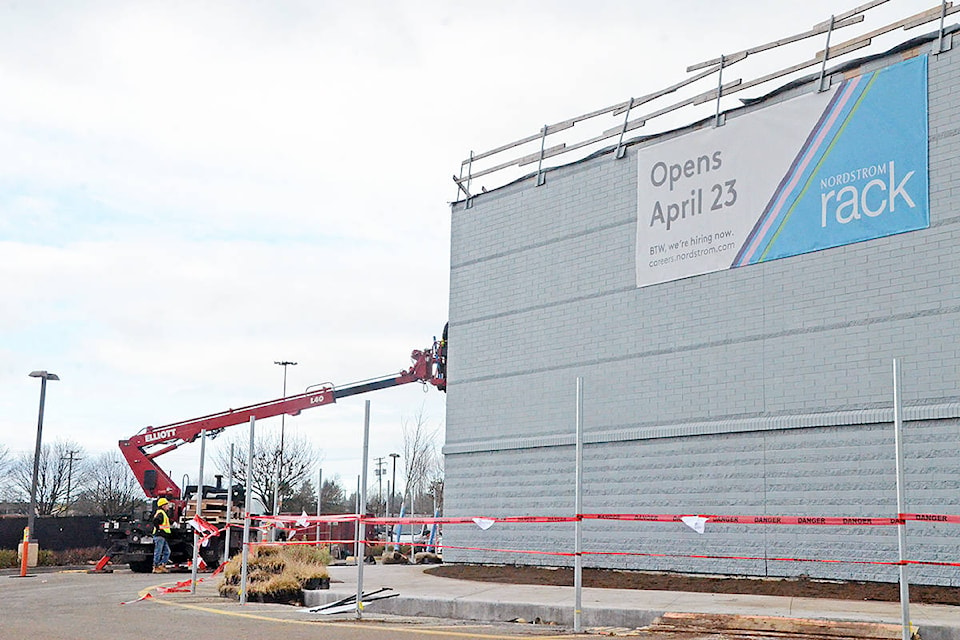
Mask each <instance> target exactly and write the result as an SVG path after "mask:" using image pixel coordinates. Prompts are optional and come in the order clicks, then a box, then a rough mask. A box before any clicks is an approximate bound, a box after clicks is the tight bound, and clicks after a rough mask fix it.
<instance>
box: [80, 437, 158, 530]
mask: <svg viewBox="0 0 960 640" xmlns="http://www.w3.org/2000/svg"><path fill="white" fill-rule="evenodd" d="M80 499H81V501H82V502H83V503H85V504H86V506H87V508H86V509H84V510H89V511H91V512H92V513H95V514H98V515H104V516H114V515H123V514H130V513H133V512H134V510H136V509H137V508H138V507H141V506H143V505H144V504H145V502H144V497H143V489H141V487H140V485H139V483H137V479H136V478H135V477H134V475H133V472H132V471H131V470H130V467H129V466H128V465H127V463H126V461H125V460H123V459H121V457H120V454H119V453H117V452H116V451H111V452H108V453H102V454H100V455H99V456H97V457H96V458H94V459H93V460H92V461H91V462H89V463H88V464H87V475H86V482H85V487H84V490H83V492H82V493H81V494H80Z"/></svg>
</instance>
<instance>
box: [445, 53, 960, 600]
mask: <svg viewBox="0 0 960 640" xmlns="http://www.w3.org/2000/svg"><path fill="white" fill-rule="evenodd" d="M899 60H900V58H899V57H891V58H888V59H881V60H875V61H872V62H871V63H869V66H867V67H866V68H865V70H872V69H874V68H878V67H882V66H884V65H888V64H892V63H893V62H897V61H899ZM839 79H840V78H839V77H838V78H835V79H834V81H835V82H836V81H839ZM811 90H812V88H811V87H809V86H807V87H800V88H796V89H793V90H791V91H790V92H786V93H784V94H781V95H779V96H778V97H777V98H775V99H771V100H770V101H768V103H771V102H775V101H779V100H783V99H787V98H790V97H794V96H796V95H798V94H799V93H803V92H809V91H811ZM958 94H960V51H958V50H956V49H954V50H953V51H950V52H948V53H944V54H941V55H939V56H930V60H929V137H930V146H929V152H930V208H931V211H930V227H929V228H928V229H924V230H920V231H915V232H910V233H904V234H899V235H894V236H889V237H886V238H881V239H877V240H872V241H868V242H861V243H858V244H852V245H847V246H842V247H838V248H833V249H828V250H823V251H818V252H815V253H810V254H806V255H801V256H796V257H792V258H785V259H781V260H775V261H772V262H767V263H763V264H758V265H752V266H746V267H742V268H738V269H732V270H727V271H721V272H717V273H711V274H707V275H701V276H697V277H692V278H687V279H683V280H677V281H673V282H668V283H664V284H659V285H655V286H649V287H644V288H637V287H636V279H635V262H634V261H635V258H634V251H635V244H636V225H637V151H638V149H639V148H642V147H643V146H646V145H649V144H656V142H657V141H656V140H654V141H647V142H643V143H639V144H637V145H634V146H631V147H630V148H628V150H627V154H626V156H625V157H624V158H623V159H619V160H618V159H616V158H615V157H614V154H613V153H601V154H598V155H597V156H595V157H593V158H590V159H587V160H585V161H582V162H579V163H576V164H573V165H569V166H566V167H562V168H558V169H555V170H552V171H551V172H550V173H549V174H548V175H547V179H546V183H545V184H544V185H542V186H539V187H538V186H536V181H535V179H533V178H531V179H527V180H522V181H520V182H517V183H514V184H512V185H509V186H507V187H504V188H502V189H499V190H496V191H492V192H490V193H486V194H482V195H480V196H478V197H476V198H475V199H474V200H473V202H472V206H471V207H470V208H465V207H464V206H463V203H459V204H457V205H455V206H454V208H453V213H452V215H453V221H452V251H451V256H452V258H451V261H452V264H451V287H450V289H451V294H450V295H451V299H450V365H449V374H450V382H449V393H448V402H447V437H446V445H445V448H444V453H445V460H446V477H447V484H446V489H445V490H446V496H445V504H446V513H445V515H447V516H471V517H472V516H485V515H489V516H523V515H548V516H569V515H572V514H573V513H574V466H575V465H574V446H573V445H574V432H575V421H576V378H577V377H582V378H583V380H584V389H583V398H584V401H583V417H584V430H585V443H586V444H585V451H584V484H583V486H584V505H583V513H673V514H677V513H681V514H696V513H714V514H739V515H801V516H847V515H852V516H878V517H888V516H893V515H896V513H897V499H896V469H895V450H894V431H893V423H892V421H893V410H892V402H893V374H892V364H891V362H892V359H893V358H894V357H899V358H901V359H902V360H901V361H902V371H903V399H904V403H905V407H906V409H905V419H906V420H907V422H906V425H905V429H904V439H905V445H904V449H905V456H906V512H908V513H950V514H957V513H960V420H958V417H960V251H958V250H957V246H958V244H960V209H958V207H957V205H956V202H957V200H958V198H960V109H958V108H957V106H956V104H957V101H956V96H957V95H958ZM766 106H767V104H760V105H757V106H754V107H751V110H752V109H762V108H764V107H766ZM748 111H749V110H747V109H744V110H742V111H741V112H734V113H731V114H729V118H731V119H732V118H735V117H742V116H743V115H745V114H747V112H748ZM670 135H684V132H679V133H676V134H670ZM583 526H584V549H585V550H587V551H630V552H636V553H640V554H651V555H633V556H623V555H616V556H614V555H589V556H587V558H586V560H585V564H586V565H587V566H612V567H626V568H642V569H661V570H683V571H696V572H710V573H717V572H729V573H735V574H751V575H799V574H807V575H810V576H815V577H816V576H820V577H838V578H857V579H877V580H895V579H896V575H897V568H896V567H894V566H890V565H884V564H825V563H815V562H811V563H804V562H782V561H767V560H763V559H762V558H777V557H790V558H812V559H845V560H871V561H878V562H883V561H895V560H896V559H897V532H896V528H895V527H852V528H851V527H829V526H804V527H798V526H772V525H771V526H764V525H721V524H709V523H708V524H707V530H706V532H705V533H704V534H703V535H698V534H696V533H694V532H693V531H692V530H690V529H688V528H686V527H684V526H683V525H681V524H678V523H639V522H612V521H595V520H594V521H586V522H585V523H584V525H583ZM444 538H445V544H447V545H450V546H451V547H476V548H484V549H523V550H541V551H562V552H569V551H572V550H573V528H572V526H571V525H569V524H547V525H544V524H540V525H530V524H527V525H503V524H498V525H495V526H494V527H492V528H490V529H489V530H487V531H481V530H480V529H479V528H477V527H473V526H472V525H471V526H466V525H461V526H455V527H448V528H447V529H446V530H445V535H444ZM908 545H909V555H910V557H911V558H912V559H915V560H926V561H941V562H943V561H947V562H951V561H952V562H956V561H957V558H958V557H960V525H957V524H929V523H915V522H911V523H910V524H909V525H908ZM657 554H670V555H672V556H675V557H663V556H662V555H657ZM692 554H698V555H715V556H725V557H732V556H737V557H750V558H761V559H758V560H703V559H691V558H685V557H681V556H687V555H692ZM446 557H447V559H449V560H453V561H457V562H508V563H528V564H571V559H570V558H569V556H545V555H524V554H510V553H504V552H499V551H476V550H464V549H460V550H457V549H455V548H450V549H448V550H447V551H446ZM910 572H911V576H912V578H913V580H914V581H915V582H923V583H939V584H954V585H960V570H958V569H957V568H956V567H935V566H926V565H918V566H915V567H911V569H910Z"/></svg>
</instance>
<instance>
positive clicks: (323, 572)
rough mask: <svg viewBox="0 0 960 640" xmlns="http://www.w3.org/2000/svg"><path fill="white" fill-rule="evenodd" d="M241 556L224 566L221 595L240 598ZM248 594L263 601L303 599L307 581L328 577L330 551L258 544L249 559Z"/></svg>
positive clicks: (296, 600)
mask: <svg viewBox="0 0 960 640" xmlns="http://www.w3.org/2000/svg"><path fill="white" fill-rule="evenodd" d="M241 562H242V557H241V555H240V554H237V555H236V556H234V557H233V558H232V559H231V560H230V562H228V563H227V565H226V566H225V567H224V570H223V579H222V580H221V581H220V585H219V591H220V595H221V596H224V597H228V598H237V597H239V593H240V579H241V573H242V569H243V567H242V564H241ZM247 562H248V567H247V597H248V598H250V599H252V600H260V601H264V602H288V603H291V604H299V603H300V602H301V597H302V592H303V587H304V584H305V583H306V582H307V580H311V579H315V578H329V577H330V574H329V573H328V572H327V565H328V564H329V563H330V553H329V552H328V551H327V550H326V549H316V548H314V547H308V546H303V545H297V546H275V547H269V546H262V547H256V548H255V550H254V552H253V553H251V554H250V557H249V558H248V560H247Z"/></svg>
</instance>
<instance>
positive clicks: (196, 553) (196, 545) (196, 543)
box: [190, 431, 207, 593]
mask: <svg viewBox="0 0 960 640" xmlns="http://www.w3.org/2000/svg"><path fill="white" fill-rule="evenodd" d="M206 452H207V432H206V431H201V432H200V475H199V476H197V477H198V480H197V516H199V517H201V518H202V517H203V515H201V514H202V513H203V461H204V457H205V455H206ZM199 558H200V532H199V531H198V530H197V529H196V528H195V529H194V530H193V569H192V570H191V571H190V593H196V592H197V565H198V564H200V563H199Z"/></svg>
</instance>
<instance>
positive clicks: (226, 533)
mask: <svg viewBox="0 0 960 640" xmlns="http://www.w3.org/2000/svg"><path fill="white" fill-rule="evenodd" d="M233 446H234V445H233V444H232V443H231V444H230V467H229V469H228V470H227V524H225V525H224V527H223V562H227V561H229V560H230V524H231V519H230V516H231V515H233Z"/></svg>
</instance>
